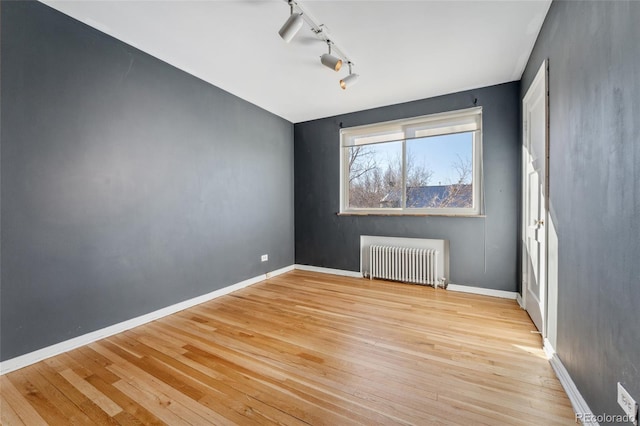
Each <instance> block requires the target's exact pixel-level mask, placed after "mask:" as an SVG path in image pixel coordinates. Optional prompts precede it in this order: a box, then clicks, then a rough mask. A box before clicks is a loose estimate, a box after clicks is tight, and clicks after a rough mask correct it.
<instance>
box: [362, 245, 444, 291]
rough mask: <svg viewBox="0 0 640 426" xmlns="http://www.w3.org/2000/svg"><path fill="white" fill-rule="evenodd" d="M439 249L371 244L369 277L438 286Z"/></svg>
mask: <svg viewBox="0 0 640 426" xmlns="http://www.w3.org/2000/svg"><path fill="white" fill-rule="evenodd" d="M438 254H439V252H438V250H433V249H418V248H408V247H393V246H383V245H371V246H370V247H369V277H370V278H371V279H373V278H382V279H385V280H391V281H402V282H407V283H415V284H423V285H432V286H434V287H436V288H437V287H438V282H439V280H438Z"/></svg>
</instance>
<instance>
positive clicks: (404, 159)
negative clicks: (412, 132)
mask: <svg viewBox="0 0 640 426" xmlns="http://www.w3.org/2000/svg"><path fill="white" fill-rule="evenodd" d="M401 199H402V204H401V205H400V207H402V209H403V210H404V209H406V208H407V140H406V139H405V140H403V141H402V198H401Z"/></svg>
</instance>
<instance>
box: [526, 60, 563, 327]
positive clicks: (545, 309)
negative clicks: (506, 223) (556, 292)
mask: <svg viewBox="0 0 640 426" xmlns="http://www.w3.org/2000/svg"><path fill="white" fill-rule="evenodd" d="M548 73H549V61H548V59H545V60H544V61H543V62H542V64H541V65H540V68H539V69H538V72H537V73H536V76H535V77H534V79H533V81H532V82H531V84H530V85H529V88H528V89H527V92H526V93H525V96H524V97H523V98H522V140H521V144H520V147H521V149H522V159H521V176H520V181H521V191H522V195H521V200H520V201H521V212H522V214H521V223H520V233H521V238H520V240H521V244H522V248H523V249H524V246H525V245H526V244H525V243H524V240H525V239H526V235H527V234H526V232H527V227H528V226H529V224H527V223H526V221H525V218H526V213H525V208H526V200H525V198H526V192H525V188H526V187H525V185H526V163H525V162H526V158H525V150H524V147H525V146H526V142H527V137H528V135H527V125H528V120H527V117H526V114H525V108H524V104H525V100H527V98H528V97H529V94H530V93H531V92H530V90H531V88H532V87H535V85H537V84H541V83H542V84H544V91H545V95H544V97H545V131H544V135H545V143H544V150H545V154H544V157H545V167H544V169H545V171H544V188H543V194H542V205H543V215H542V216H543V220H544V226H543V232H544V251H543V253H542V256H543V258H544V268H543V270H542V271H541V272H542V274H544V276H543V284H542V286H543V287H544V295H545V297H544V301H542V305H543V306H541V309H542V312H541V315H542V330H540V333H541V335H542V337H543V339H545V338H547V336H548V335H549V330H548V324H549V75H548ZM541 80H542V82H541ZM527 266H528V265H527V256H526V253H525V252H524V250H523V252H522V253H521V262H520V282H521V288H520V291H521V298H522V304H521V306H522V308H523V309H525V310H526V306H527V291H526V287H525V285H526V283H525V274H527V272H526V271H527V269H526V268H527ZM554 325H555V324H554ZM553 334H554V335H555V331H553Z"/></svg>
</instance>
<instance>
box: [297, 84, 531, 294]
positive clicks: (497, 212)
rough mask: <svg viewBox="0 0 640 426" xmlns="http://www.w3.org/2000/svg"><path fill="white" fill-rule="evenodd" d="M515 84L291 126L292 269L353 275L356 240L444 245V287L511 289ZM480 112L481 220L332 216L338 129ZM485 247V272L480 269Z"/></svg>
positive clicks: (516, 179)
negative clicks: (447, 251) (447, 256)
mask: <svg viewBox="0 0 640 426" xmlns="http://www.w3.org/2000/svg"><path fill="white" fill-rule="evenodd" d="M519 94H520V86H519V83H517V82H515V83H508V84H502V85H498V86H492V87H486V88H482V89H477V90H470V91H467V92H461V93H455V94H451V95H446V96H440V97H437V98H431V99H425V100H420V101H415V102H408V103H404V104H398V105H392V106H387V107H383V108H377V109H372V110H368V111H361V112H356V113H352V114H346V115H340V116H336V117H331V118H325V119H321V120H314V121H309V122H305V123H299V124H296V125H295V126H294V133H295V206H296V208H295V223H296V240H295V241H296V263H300V264H307V265H314V266H323V267H328V268H337V269H345V270H350V271H359V270H360V251H359V250H360V249H359V247H360V235H381V236H396V237H416V238H437V239H440V238H442V239H447V240H449V241H450V253H451V256H450V267H451V271H450V272H451V277H450V281H451V282H453V283H456V284H463V285H471V286H479V287H485V288H492V289H499V290H508V291H516V289H517V281H518V280H517V264H518V247H519V246H518V211H519V203H520V166H519V162H520V138H519V130H518V129H519V124H518V123H519V114H520V107H519ZM474 99H477V105H478V106H482V107H483V144H484V170H485V201H486V218H463V217H436V216H432V217H410V216H405V217H389V216H337V215H336V212H338V211H339V208H340V207H339V206H340V200H339V198H340V197H339V188H340V177H339V175H340V152H339V149H340V148H339V147H340V136H339V130H340V124H341V123H342V125H343V127H351V126H357V125H362V124H370V123H376V122H381V121H388V120H395V119H400V118H408V117H414V116H419V115H424V114H431V113H437V112H443V111H451V110H457V109H462V108H469V107H472V106H473V105H474ZM485 244H486V268H485Z"/></svg>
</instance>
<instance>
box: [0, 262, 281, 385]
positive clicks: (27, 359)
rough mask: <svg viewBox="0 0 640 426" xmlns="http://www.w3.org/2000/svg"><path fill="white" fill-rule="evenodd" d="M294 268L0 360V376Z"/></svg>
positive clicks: (261, 276) (245, 281)
mask: <svg viewBox="0 0 640 426" xmlns="http://www.w3.org/2000/svg"><path fill="white" fill-rule="evenodd" d="M293 269H294V266H293V265H290V266H287V267H284V268H281V269H277V270H275V271H272V272H268V273H266V274H262V275H258V276H257V277H253V278H249V279H247V280H244V281H241V282H239V283H236V284H232V285H230V286H227V287H223V288H221V289H218V290H215V291H212V292H211V293H207V294H203V295H202V296H198V297H194V298H193V299H189V300H185V301H183V302H179V303H176V304H175V305H171V306H167V307H166V308H162V309H158V310H157V311H153V312H149V313H148V314H145V315H141V316H139V317H136V318H132V319H130V320H127V321H123V322H120V323H118V324H114V325H111V326H109V327H105V328H102V329H100V330H96V331H92V332H91V333H87V334H83V335H82V336H78V337H74V338H73V339H69V340H65V341H64V342H60V343H56V344H55V345H51V346H47V347H46V348H42V349H38V350H36V351H33V352H30V353H28V354H24V355H20V356H17V357H15V358H11V359H8V360H6V361H2V362H0V375H3V374H7V373H10V372H12V371H15V370H19V369H20V368H23V367H26V366H28V365H31V364H35V363H36V362H39V361H42V360H43V359H47V358H50V357H52V356H55V355H59V354H61V353H64V352H68V351H70V350H72V349H76V348H79V347H80V346H84V345H88V344H89V343H92V342H95V341H97V340H100V339H104V338H105V337H109V336H112V335H114V334H117V333H122V332H123V331H126V330H130V329H132V328H134V327H138V326H140V325H143V324H146V323H148V322H151V321H154V320H157V319H159V318H162V317H165V316H167V315H171V314H174V313H176V312H178V311H182V310H184V309H187V308H190V307H192V306H195V305H199V304H200V303H204V302H208V301H209V300H213V299H215V298H217V297H220V296H224V295H225V294H229V293H232V292H234V291H236V290H240V289H242V288H245V287H249V286H250V285H253V284H256V283H258V282H260V281H264V280H265V279H268V278H271V277H275V276H276V275H280V274H284V273H285V272H288V271H292V270H293Z"/></svg>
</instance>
